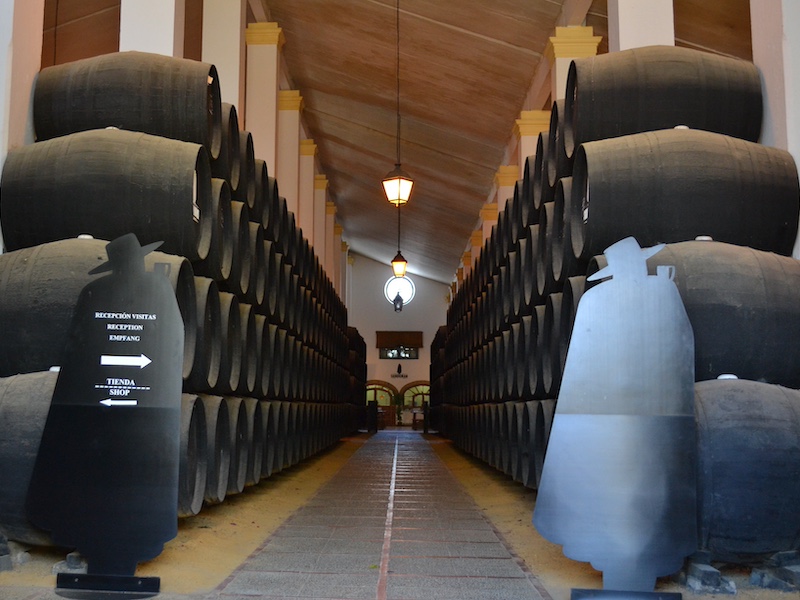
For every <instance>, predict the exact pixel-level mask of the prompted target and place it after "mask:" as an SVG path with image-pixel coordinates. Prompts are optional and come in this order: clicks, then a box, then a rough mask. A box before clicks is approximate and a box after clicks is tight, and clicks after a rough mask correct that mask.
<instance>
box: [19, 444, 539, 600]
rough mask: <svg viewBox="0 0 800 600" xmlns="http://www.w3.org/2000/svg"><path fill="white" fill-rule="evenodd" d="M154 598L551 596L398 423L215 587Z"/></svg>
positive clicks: (47, 594)
mask: <svg viewBox="0 0 800 600" xmlns="http://www.w3.org/2000/svg"><path fill="white" fill-rule="evenodd" d="M21 597H22V598H35V599H36V600H44V599H46V598H54V597H56V596H54V595H53V593H52V591H42V592H39V593H34V594H32V595H30V596H26V595H24V596H21ZM159 598H162V600H179V599H189V598H191V599H193V600H245V599H246V600H258V599H274V598H292V599H309V600H310V599H322V598H325V599H343V598H369V599H376V600H384V599H386V600H388V599H392V600H405V599H409V600H411V599H420V600H423V599H424V600H431V599H453V600H455V599H458V600H470V599H475V600H485V599H498V600H499V599H514V600H524V599H534V600H550V596H549V595H548V594H547V592H546V591H545V590H544V588H543V587H542V586H541V585H540V584H539V582H538V581H537V580H536V578H535V577H534V576H533V575H531V574H530V573H528V572H527V571H526V570H525V569H524V568H523V567H522V562H521V561H519V560H518V559H517V558H516V557H514V556H513V555H512V554H511V553H510V552H509V550H508V548H507V547H506V545H505V544H504V543H503V541H502V540H501V539H500V538H499V537H498V535H497V534H496V532H495V530H494V529H493V527H492V525H491V524H490V523H489V522H488V521H487V520H486V519H485V518H484V516H483V514H482V513H481V512H480V510H479V509H478V507H477V506H476V505H475V503H474V502H473V501H472V499H471V498H470V497H469V496H468V495H467V494H466V492H465V491H464V489H463V488H462V487H461V485H460V484H459V483H458V482H457V481H456V480H455V478H454V477H453V475H452V474H451V473H450V472H449V471H448V470H447V468H446V467H445V465H444V464H443V463H442V462H441V460H440V459H439V458H438V457H437V456H436V454H435V453H434V451H433V450H432V449H431V446H430V444H429V443H428V442H427V441H425V439H423V437H422V436H421V435H419V434H418V433H416V432H409V431H402V430H397V431H394V430H387V431H382V432H380V433H378V434H376V435H374V436H372V437H371V438H370V439H369V441H367V442H366V443H365V444H364V445H363V446H362V447H361V448H360V449H359V450H358V451H357V452H356V453H355V454H354V455H353V456H352V457H351V458H350V460H349V461H348V462H347V463H346V464H345V466H344V467H343V468H342V469H341V470H340V471H339V473H338V474H337V475H335V476H334V477H333V478H332V479H331V480H330V481H329V482H328V483H327V484H326V485H324V486H323V487H322V488H321V489H320V491H319V492H318V493H317V495H316V496H315V497H314V498H313V499H312V500H311V501H310V502H308V503H307V504H306V505H304V506H303V507H301V508H299V509H298V510H297V511H296V512H295V513H294V515H292V517H291V518H289V519H288V520H287V521H286V522H285V523H284V524H283V525H282V526H281V527H280V528H279V529H278V530H277V531H276V532H275V533H274V534H273V535H272V536H270V537H269V538H268V539H267V540H266V542H265V543H264V544H263V545H262V547H260V548H259V549H258V550H256V551H255V552H254V553H253V554H252V555H251V556H250V557H249V558H248V559H247V560H246V561H245V562H244V563H243V564H241V565H240V566H239V568H238V569H236V570H235V571H234V572H233V573H232V574H231V576H230V577H229V578H228V579H227V580H226V581H225V582H224V583H223V584H222V585H220V586H219V587H218V589H216V590H215V591H213V592H212V593H210V594H205V595H191V596H185V595H173V594H162V595H161V596H159Z"/></svg>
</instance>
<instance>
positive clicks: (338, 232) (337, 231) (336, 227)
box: [333, 223, 344, 235]
mask: <svg viewBox="0 0 800 600" xmlns="http://www.w3.org/2000/svg"><path fill="white" fill-rule="evenodd" d="M343 231H344V227H342V226H341V225H339V224H338V223H334V224H333V235H342V232H343Z"/></svg>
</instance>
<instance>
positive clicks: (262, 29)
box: [244, 23, 286, 48]
mask: <svg viewBox="0 0 800 600" xmlns="http://www.w3.org/2000/svg"><path fill="white" fill-rule="evenodd" d="M244 39H245V43H247V45H249V46H255V45H261V46H278V48H280V47H281V46H283V44H284V43H285V42H286V38H285V37H284V36H283V29H281V28H280V27H278V24H277V23H250V25H248V26H247V29H245V32H244Z"/></svg>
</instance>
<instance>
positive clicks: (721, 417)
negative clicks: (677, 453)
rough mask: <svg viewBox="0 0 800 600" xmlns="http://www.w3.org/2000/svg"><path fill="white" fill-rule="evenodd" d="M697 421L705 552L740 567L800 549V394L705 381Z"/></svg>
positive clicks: (770, 387) (698, 395) (697, 393)
mask: <svg viewBox="0 0 800 600" xmlns="http://www.w3.org/2000/svg"><path fill="white" fill-rule="evenodd" d="M695 416H696V419H697V443H698V453H697V454H698V475H697V477H698V482H697V504H698V524H699V536H700V549H702V550H708V551H710V552H711V555H712V559H713V560H724V561H729V562H736V563H748V562H756V561H760V560H763V559H765V558H768V557H769V556H771V555H772V554H774V553H777V552H783V551H791V550H798V549H800V513H798V511H797V504H798V502H800V392H798V391H797V390H792V389H787V388H784V387H780V386H776V385H769V384H765V383H758V382H754V381H745V380H741V379H740V380H714V381H703V382H700V383H697V384H696V385H695Z"/></svg>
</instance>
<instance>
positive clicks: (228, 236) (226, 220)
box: [192, 177, 235, 281]
mask: <svg viewBox="0 0 800 600" xmlns="http://www.w3.org/2000/svg"><path fill="white" fill-rule="evenodd" d="M211 206H212V208H213V207H216V210H217V220H216V224H215V227H214V229H213V230H212V231H211V244H210V247H209V250H208V256H207V257H206V258H205V259H203V260H198V261H194V262H193V263H192V267H193V268H194V272H195V274H196V275H203V276H205V277H210V278H211V279H213V280H214V281H227V280H228V279H230V276H231V268H232V266H233V243H234V236H235V230H234V228H233V225H234V224H233V214H232V212H231V188H230V186H229V185H228V182H227V181H225V180H224V179H217V178H216V177H214V178H213V179H212V180H211Z"/></svg>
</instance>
